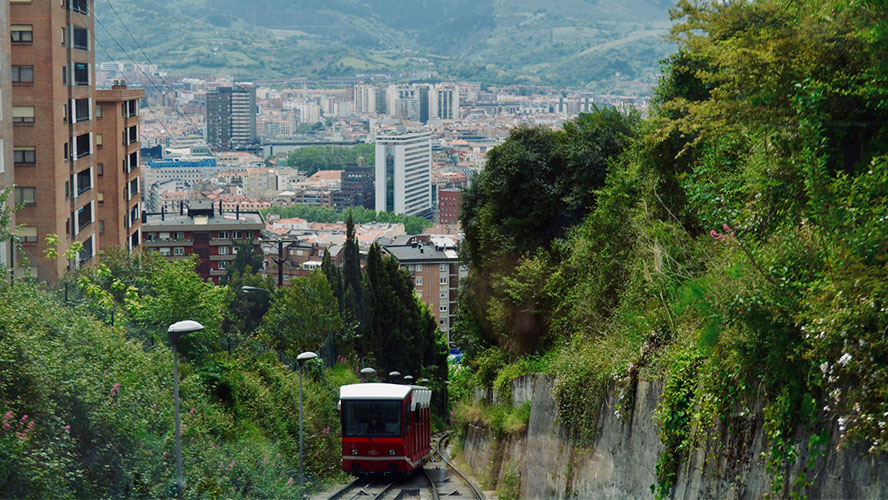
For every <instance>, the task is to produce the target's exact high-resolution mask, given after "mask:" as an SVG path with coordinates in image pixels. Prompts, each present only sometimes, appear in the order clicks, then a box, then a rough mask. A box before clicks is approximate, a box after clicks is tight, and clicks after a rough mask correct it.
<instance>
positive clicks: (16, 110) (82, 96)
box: [4, 0, 98, 281]
mask: <svg viewBox="0 0 888 500" xmlns="http://www.w3.org/2000/svg"><path fill="white" fill-rule="evenodd" d="M4 3H8V4H9V18H8V19H9V20H10V40H11V48H12V50H11V54H12V60H11V66H10V67H11V72H12V122H13V157H14V159H13V161H14V177H15V183H16V189H15V191H16V201H17V202H18V203H24V207H23V208H22V209H21V210H20V211H19V212H18V213H17V214H16V218H17V220H16V222H17V223H18V224H21V225H24V226H25V227H24V230H23V231H22V232H21V233H20V234H21V236H22V238H23V240H24V243H23V247H24V248H23V250H24V255H23V256H19V258H18V259H17V262H21V260H20V257H25V258H26V259H27V261H28V263H29V266H30V269H28V271H29V272H30V273H31V275H32V276H36V277H37V278H38V279H41V280H47V281H55V280H56V279H58V277H59V276H61V275H62V274H63V273H64V272H65V270H66V269H68V268H70V267H73V266H79V265H83V264H87V263H92V261H93V259H94V257H95V254H96V249H97V247H98V244H97V241H96V238H97V234H96V224H95V214H96V190H95V189H93V187H94V186H95V169H96V159H95V154H94V151H95V146H94V142H93V141H94V140H95V117H94V112H93V106H94V103H95V87H94V84H93V82H94V69H95V68H94V65H95V54H94V50H93V17H92V14H93V12H92V10H91V7H92V2H90V1H89V0H67V1H64V2H53V1H40V2H34V1H29V2H24V1H13V2H4ZM4 71H5V70H4ZM49 234H56V235H58V246H57V251H58V255H59V257H58V258H56V259H48V258H46V257H45V256H44V250H45V249H46V244H45V238H46V236H47V235H49ZM74 242H80V243H82V244H83V250H82V251H81V252H80V253H79V255H78V256H77V257H76V258H75V259H72V261H71V262H66V261H65V259H64V258H63V257H61V256H62V255H64V253H65V252H66V251H67V250H68V249H69V248H70V247H71V245H72V244H73V243H74Z"/></svg>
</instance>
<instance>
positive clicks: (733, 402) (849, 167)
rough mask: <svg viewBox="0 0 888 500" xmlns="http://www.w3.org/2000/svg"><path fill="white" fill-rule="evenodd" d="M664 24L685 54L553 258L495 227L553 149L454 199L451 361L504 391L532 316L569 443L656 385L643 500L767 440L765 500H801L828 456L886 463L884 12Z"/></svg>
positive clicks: (827, 10)
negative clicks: (465, 275)
mask: <svg viewBox="0 0 888 500" xmlns="http://www.w3.org/2000/svg"><path fill="white" fill-rule="evenodd" d="M675 16H676V19H677V20H678V22H677V24H676V27H675V29H674V30H673V35H674V39H675V41H676V42H677V43H678V44H679V51H678V52H677V53H676V54H675V55H674V56H673V57H671V58H670V59H669V60H668V61H666V63H665V64H666V65H665V67H664V71H663V72H664V75H665V78H664V80H663V82H662V83H661V85H660V87H659V88H658V91H657V95H656V98H655V101H654V106H653V112H652V116H651V118H650V119H649V120H647V121H646V122H644V123H643V124H641V125H640V126H639V127H638V128H637V130H638V133H637V135H636V139H635V140H634V141H632V142H631V144H629V145H628V147H627V148H626V150H625V151H624V153H623V154H622V155H621V156H619V157H618V158H616V159H615V161H613V162H612V163H610V164H609V165H608V170H607V177H606V180H605V182H604V185H603V187H600V188H597V189H596V190H595V191H594V195H595V197H594V203H593V204H591V205H589V206H587V209H588V210H587V211H586V212H584V217H585V219H584V220H583V221H582V222H579V223H578V224H576V225H573V226H570V227H567V226H565V227H562V228H559V230H560V231H562V232H561V233H559V234H558V235H557V237H552V236H545V235H541V232H540V231H538V230H535V229H533V228H531V227H529V226H531V225H530V224H527V225H525V224H523V222H525V221H524V220H522V219H520V217H521V216H522V212H521V211H520V210H518V209H516V210H508V211H507V210H501V209H502V207H503V206H508V205H506V204H505V202H502V201H499V200H502V199H505V196H504V195H503V194H502V193H505V192H506V191H508V189H505V188H504V187H505V186H509V184H508V181H509V179H510V177H509V176H510V175H511V174H513V173H515V172H520V173H522V174H525V173H524V172H523V171H522V170H520V169H517V168H515V169H512V170H510V169H509V168H505V169H502V170H497V169H498V168H501V167H503V166H507V167H513V166H515V165H530V166H532V167H533V168H535V169H537V170H539V169H540V166H541V163H542V162H541V160H540V157H545V158H552V157H555V156H556V152H555V151H556V148H554V147H553V146H552V144H551V142H547V139H546V137H550V136H552V135H553V134H555V133H553V132H550V131H544V130H529V129H523V130H521V131H519V132H518V133H516V134H515V136H514V137H513V138H510V140H509V141H512V142H509V141H507V143H506V144H504V145H503V146H504V147H503V149H502V150H500V151H497V152H495V153H494V154H492V155H491V156H490V165H488V167H492V168H490V169H489V170H490V171H491V172H494V171H496V172H498V173H499V174H500V175H498V176H496V177H494V178H492V179H487V180H486V181H487V182H488V183H491V186H490V187H489V190H485V189H482V187H483V186H484V181H485V179H483V178H482V179H481V180H480V181H481V182H479V183H478V184H477V185H476V188H475V189H473V190H470V191H469V192H467V198H466V204H467V208H468V210H466V211H465V217H466V219H465V221H464V227H466V231H467V232H466V236H467V239H466V243H467V256H468V257H470V258H471V259H472V273H473V275H472V276H470V278H469V280H468V285H467V290H466V292H464V293H463V295H462V296H461V299H462V298H464V299H465V302H463V304H467V306H466V307H463V308H461V311H460V312H459V313H458V317H457V325H456V327H455V330H456V333H457V335H456V339H457V342H458V344H459V345H460V346H463V347H465V349H466V352H467V353H469V355H468V357H467V358H468V359H467V364H468V366H469V367H471V368H472V369H473V370H474V371H475V373H474V374H473V375H472V377H474V382H475V383H476V384H477V385H479V386H484V384H490V383H491V382H492V381H493V380H497V386H498V387H502V388H505V387H506V386H507V380H510V379H511V376H512V372H513V371H520V370H517V368H514V367H512V366H510V365H509V363H510V361H513V359H514V358H512V357H510V356H509V355H507V354H504V353H503V352H502V347H507V348H509V349H510V350H511V349H513V347H512V346H510V344H509V343H508V341H514V340H513V336H517V335H520V334H521V332H520V330H519V329H515V328H514V327H503V326H502V325H505V324H506V323H504V322H503V319H504V318H506V319H511V318H514V317H516V316H520V313H521V312H522V311H526V310H534V309H538V310H543V311H546V312H545V314H543V315H542V318H544V321H543V322H542V324H543V325H544V326H542V327H541V328H540V329H539V331H538V338H543V339H545V338H549V339H553V340H551V341H550V342H549V343H548V344H547V343H545V342H544V343H543V345H551V346H552V347H551V349H550V354H549V355H548V356H551V362H550V368H551V372H552V373H553V374H555V375H556V386H555V397H556V400H557V402H558V407H559V416H560V423H561V425H562V426H563V427H564V428H565V429H567V430H568V431H569V433H570V434H571V435H572V436H574V437H579V438H582V439H585V440H589V439H591V438H594V437H595V436H596V433H597V431H598V425H599V422H600V420H601V413H600V412H601V411H602V409H603V408H604V407H605V406H604V405H603V403H604V400H605V397H607V395H608V394H614V395H615V403H616V408H615V410H616V412H617V414H618V416H621V417H623V418H626V417H628V416H631V411H632V409H633V408H634V406H635V401H634V397H635V396H634V392H635V387H636V386H637V383H638V381H639V380H640V379H641V378H642V377H665V379H666V387H665V389H664V392H663V395H662V396H663V397H662V400H661V404H660V407H659V409H658V411H657V415H658V422H659V423H660V426H661V436H660V437H661V441H662V442H663V445H664V451H663V454H662V455H661V457H660V460H659V462H658V464H657V484H655V485H653V487H652V489H653V492H654V493H655V494H656V495H657V496H659V497H666V496H668V494H669V492H670V491H671V488H672V486H673V484H672V483H673V482H674V480H675V478H676V477H677V471H678V470H680V467H681V466H682V462H683V461H684V460H685V459H686V457H687V456H688V455H689V454H690V453H692V452H695V451H697V450H699V449H701V448H703V449H705V451H706V452H707V455H709V454H715V455H714V456H719V457H721V456H723V455H721V454H726V455H727V456H729V457H731V456H734V455H733V454H735V453H737V451H738V450H744V449H747V448H748V447H749V445H750V443H748V442H745V441H744V439H749V437H748V432H743V431H744V430H746V431H748V429H749V428H750V427H751V426H753V423H754V422H755V421H756V419H757V418H763V421H764V428H765V434H766V436H765V438H766V446H767V448H768V451H767V452H766V453H765V454H764V456H763V457H762V458H763V462H764V463H765V465H766V467H767V471H768V472H769V474H771V479H772V484H771V486H772V490H773V493H774V494H775V495H777V496H784V497H793V498H802V497H805V496H806V495H807V490H808V487H809V486H810V485H811V483H812V482H813V474H815V471H816V470H817V469H818V468H819V467H821V466H822V465H823V461H822V460H823V459H824V456H825V454H826V453H829V452H830V450H829V447H830V446H831V445H832V444H835V443H837V444H838V446H839V448H842V447H845V446H848V445H852V444H858V445H861V444H862V445H863V447H864V448H865V449H867V450H868V451H869V453H872V454H879V453H884V452H885V451H886V449H888V448H886V446H888V445H886V443H888V431H886V427H888V424H886V422H888V420H886V419H885V410H886V409H888V402H886V401H888V399H886V396H885V391H883V390H882V389H881V388H882V387H885V386H886V384H888V380H886V378H885V373H886V370H885V360H886V359H888V347H886V344H885V340H884V338H883V337H884V336H885V335H884V332H885V331H886V328H888V316H886V314H885V311H886V299H885V297H886V296H888V289H886V285H885V283H888V276H886V269H888V266H886V257H885V256H886V255H888V209H886V206H888V157H886V156H885V155H886V149H885V144H886V143H888V141H886V136H888V125H886V124H888V121H886V119H888V114H886V113H888V105H886V103H888V92H886V90H885V89H886V88H888V86H886V85H885V84H884V83H885V82H886V79H888V67H886V63H885V59H884V57H883V56H882V53H883V51H884V50H885V48H886V47H888V21H886V19H888V11H886V6H885V5H882V4H878V5H877V4H875V3H872V2H863V3H860V2H839V1H830V0H805V1H803V2H801V3H800V2H786V1H783V0H763V1H758V2H715V3H705V2H690V1H682V2H679V4H678V9H677V10H676V11H675ZM763 20H765V21H763ZM577 140H581V139H577V138H571V139H570V140H569V142H572V141H577ZM541 172H544V170H542V171H541ZM535 173H537V172H535ZM586 173H588V172H586ZM527 175H529V174H527ZM526 179H528V182H531V183H532V182H535V180H534V179H533V178H532V177H527V178H526ZM557 187H558V184H557V183H555V182H552V181H551V179H545V180H542V181H540V185H539V186H538V191H539V192H542V193H551V192H553V191H554V190H556V188H557ZM516 193H517V194H516V195H515V198H516V200H520V199H521V196H522V192H521V191H520V190H518V191H516ZM549 198H550V199H553V198H554V197H552V196H549ZM488 203H491V205H488ZM518 203H523V202H521V201H518ZM538 203H543V202H538ZM501 204H502V205H501ZM500 205H501V206H500ZM500 210H501V211H500ZM546 213H547V212H546V211H545V209H539V210H537V209H535V210H534V215H537V214H539V215H541V216H542V217H543V220H545V219H544V217H545V215H546ZM510 217H514V218H518V219H517V220H513V219H510ZM539 224H540V225H542V226H545V224H546V222H540V223H539ZM545 227H546V228H547V229H550V230H551V227H552V226H551V223H549V225H548V226H545ZM499 232H501V233H502V234H500V233H499ZM541 239H542V240H544V241H545V243H544V244H540V243H533V241H534V240H541ZM525 244H529V245H530V246H531V247H533V248H534V251H528V249H526V248H523V247H522V245H525ZM537 247H543V248H545V250H546V260H545V261H542V260H540V259H539V254H538V253H536V251H535V248H537ZM542 262H545V264H546V265H545V266H542V265H539V264H541V263H542ZM517 270H534V271H535V273H536V274H535V275H533V276H531V275H532V273H527V272H525V273H521V272H517ZM539 276H544V277H545V278H544V279H538V278H539ZM531 277H532V278H533V279H531ZM516 299H517V300H516ZM527 299H531V300H527ZM509 301H512V302H509ZM528 304H529V305H528ZM461 305H462V304H461ZM510 307H512V308H513V309H512V310H509V308H510ZM503 332H505V335H506V336H507V337H508V341H506V342H504V341H503V338H501V336H502V335H503ZM513 332H517V333H513ZM492 346H493V347H492ZM553 353H554V354H553ZM513 355H514V354H513ZM506 366H509V368H506V369H504V368H505V367H506ZM460 377H461V379H462V380H465V378H466V375H464V374H460ZM497 377H499V378H497ZM611 391H612V392H611ZM470 392H471V391H470V390H462V389H461V393H462V394H468V393H470ZM755 408H763V410H762V415H755V414H754V413H753V412H754V411H755V410H753V409H755ZM479 418H480V417H479ZM831 429H837V430H836V431H832V432H834V434H831ZM738 431H739V432H738ZM715 436H720V437H723V436H730V439H729V440H728V443H723V442H721V441H724V439H719V438H717V437H715ZM727 446H731V447H734V448H731V449H729V448H727ZM799 460H807V461H806V462H803V463H801V464H799V467H798V469H797V470H798V471H799V472H798V474H797V475H796V477H794V478H793V477H789V473H788V471H790V470H791V468H792V466H793V465H794V464H797V462H798V461H799ZM709 467H710V466H708V465H707V470H709ZM717 472H725V473H729V472H726V471H717Z"/></svg>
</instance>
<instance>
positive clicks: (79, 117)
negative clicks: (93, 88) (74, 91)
mask: <svg viewBox="0 0 888 500" xmlns="http://www.w3.org/2000/svg"><path fill="white" fill-rule="evenodd" d="M73 108H74V123H77V122H85V121H87V120H89V99H75V100H74V106H73Z"/></svg>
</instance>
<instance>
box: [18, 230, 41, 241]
mask: <svg viewBox="0 0 888 500" xmlns="http://www.w3.org/2000/svg"><path fill="white" fill-rule="evenodd" d="M19 237H20V238H21V239H22V242H23V243H37V228H36V227H23V228H21V229H19Z"/></svg>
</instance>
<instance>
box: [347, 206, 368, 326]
mask: <svg viewBox="0 0 888 500" xmlns="http://www.w3.org/2000/svg"><path fill="white" fill-rule="evenodd" d="M345 227H346V232H345V246H344V247H343V249H342V253H343V256H342V260H343V263H342V303H343V304H342V310H343V317H344V319H345V321H346V322H347V323H349V324H354V323H360V322H361V320H362V319H363V312H364V301H363V288H362V283H361V254H360V250H359V248H358V241H357V238H356V237H355V224H354V221H353V220H352V215H351V212H349V213H348V214H347V215H346V219H345ZM359 328H360V329H362V327H359Z"/></svg>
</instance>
